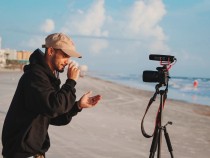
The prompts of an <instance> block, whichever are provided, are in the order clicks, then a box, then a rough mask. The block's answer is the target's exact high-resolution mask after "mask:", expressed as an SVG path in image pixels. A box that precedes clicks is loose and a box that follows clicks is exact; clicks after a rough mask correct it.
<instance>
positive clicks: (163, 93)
mask: <svg viewBox="0 0 210 158" xmlns="http://www.w3.org/2000/svg"><path fill="white" fill-rule="evenodd" d="M156 93H157V94H158V93H159V94H160V106H159V110H158V114H157V118H156V125H155V131H154V135H153V140H152V145H151V148H150V156H149V158H154V156H155V152H156V150H157V149H158V151H157V158H161V145H162V131H164V136H165V139H166V143H167V146H168V151H169V152H170V155H171V158H174V156H173V149H172V145H171V141H170V138H169V134H168V132H167V129H166V126H167V125H168V124H170V125H172V122H168V123H167V124H166V125H165V126H162V110H163V107H164V102H165V100H166V98H167V88H166V89H165V90H160V91H159V85H157V86H156ZM157 94H155V95H154V96H153V97H156V95H157ZM153 99H154V98H153ZM153 101H154V100H153Z"/></svg>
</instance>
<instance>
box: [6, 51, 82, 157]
mask: <svg viewBox="0 0 210 158" xmlns="http://www.w3.org/2000/svg"><path fill="white" fill-rule="evenodd" d="M29 61H30V64H29V65H27V66H25V67H24V74H23V75H22V77H21V78H20V80H19V83H18V86H17V89H16V92H15V95H14V97H13V100H12V102H11V105H10V108H9V110H8V113H7V115H6V118H5V121H4V126H3V131H2V144H3V150H2V154H3V156H5V157H7V158H24V157H29V156H33V155H35V154H38V153H45V152H46V151H47V150H48V149H49V147H50V139H49V136H48V127H49V124H52V125H66V124H68V123H69V122H70V121H71V118H72V117H73V116H74V115H76V114H77V112H79V111H81V110H79V109H78V106H77V105H76V104H77V102H75V100H76V95H75V92H76V90H75V88H74V87H75V85H76V82H75V81H74V80H71V79H67V80H66V82H65V84H63V86H62V87H61V88H60V80H59V79H57V78H56V77H55V75H54V74H53V73H52V71H51V70H50V68H49V66H48V65H47V64H46V62H45V59H44V54H43V53H42V52H41V50H39V49H37V50H35V51H34V52H33V53H32V55H31V56H30V59H29Z"/></svg>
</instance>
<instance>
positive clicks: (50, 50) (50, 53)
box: [47, 47, 55, 56]
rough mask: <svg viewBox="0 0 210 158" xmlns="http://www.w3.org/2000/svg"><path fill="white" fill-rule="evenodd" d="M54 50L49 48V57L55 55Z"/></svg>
mask: <svg viewBox="0 0 210 158" xmlns="http://www.w3.org/2000/svg"><path fill="white" fill-rule="evenodd" d="M54 52H55V51H54V49H53V48H52V47H49V48H47V54H48V55H49V56H52V55H53V54H54Z"/></svg>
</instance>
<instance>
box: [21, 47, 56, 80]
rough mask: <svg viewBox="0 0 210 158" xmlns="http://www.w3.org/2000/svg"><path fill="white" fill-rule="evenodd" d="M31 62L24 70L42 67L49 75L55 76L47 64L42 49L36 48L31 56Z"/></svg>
mask: <svg viewBox="0 0 210 158" xmlns="http://www.w3.org/2000/svg"><path fill="white" fill-rule="evenodd" d="M29 62H30V64H28V65H26V66H24V68H23V70H24V72H27V71H29V70H31V69H42V70H43V71H44V72H45V73H47V74H48V76H51V77H55V75H54V74H53V72H52V71H51V69H50V68H49V66H48V65H47V63H46V61H45V57H44V53H43V52H42V51H41V50H40V49H36V50H35V51H34V52H33V53H32V54H31V56H30V58H29Z"/></svg>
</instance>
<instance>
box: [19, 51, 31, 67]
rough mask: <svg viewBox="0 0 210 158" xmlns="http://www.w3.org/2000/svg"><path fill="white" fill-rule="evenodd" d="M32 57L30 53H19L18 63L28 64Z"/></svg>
mask: <svg viewBox="0 0 210 158" xmlns="http://www.w3.org/2000/svg"><path fill="white" fill-rule="evenodd" d="M30 55H31V52H29V51H17V61H18V62H19V63H21V64H28V62H29V57H30Z"/></svg>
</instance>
